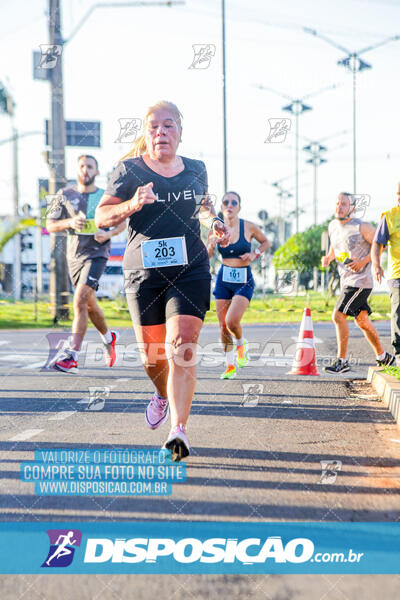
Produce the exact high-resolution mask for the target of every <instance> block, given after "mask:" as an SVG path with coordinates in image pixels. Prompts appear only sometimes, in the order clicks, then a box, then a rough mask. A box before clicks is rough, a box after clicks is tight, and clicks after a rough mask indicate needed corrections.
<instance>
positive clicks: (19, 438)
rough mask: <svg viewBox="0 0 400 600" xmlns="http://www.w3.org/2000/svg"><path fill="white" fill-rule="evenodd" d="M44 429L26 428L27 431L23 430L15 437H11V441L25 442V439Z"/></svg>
mask: <svg viewBox="0 0 400 600" xmlns="http://www.w3.org/2000/svg"><path fill="white" fill-rule="evenodd" d="M42 431H44V429H25V431H21V433H17V435H14V436H13V437H11V438H9V439H8V441H9V442H23V441H24V440H29V438H32V437H33V436H35V435H38V434H39V433H42Z"/></svg>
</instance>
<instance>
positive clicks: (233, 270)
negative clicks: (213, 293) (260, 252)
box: [222, 265, 247, 283]
mask: <svg viewBox="0 0 400 600" xmlns="http://www.w3.org/2000/svg"><path fill="white" fill-rule="evenodd" d="M222 281H225V282H226V283H247V269H246V267H227V266H226V265H224V266H223V270H222Z"/></svg>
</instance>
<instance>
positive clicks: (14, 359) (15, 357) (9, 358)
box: [0, 354, 37, 361]
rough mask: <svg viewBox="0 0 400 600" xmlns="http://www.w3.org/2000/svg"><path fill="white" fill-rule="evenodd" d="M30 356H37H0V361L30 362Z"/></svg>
mask: <svg viewBox="0 0 400 600" xmlns="http://www.w3.org/2000/svg"><path fill="white" fill-rule="evenodd" d="M32 356H37V354H4V355H0V360H7V361H21V360H32Z"/></svg>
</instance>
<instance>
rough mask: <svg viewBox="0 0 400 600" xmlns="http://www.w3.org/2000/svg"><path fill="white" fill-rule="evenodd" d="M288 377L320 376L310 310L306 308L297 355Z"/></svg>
mask: <svg viewBox="0 0 400 600" xmlns="http://www.w3.org/2000/svg"><path fill="white" fill-rule="evenodd" d="M288 375H320V373H318V369H317V365H316V356H315V347H314V332H313V324H312V318H311V310H310V309H309V308H305V309H304V312H303V318H302V321H301V327H300V333H299V337H298V340H297V347H296V354H295V356H294V359H293V364H292V370H291V371H289V373H288Z"/></svg>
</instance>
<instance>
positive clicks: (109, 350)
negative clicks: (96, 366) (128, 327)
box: [103, 331, 119, 367]
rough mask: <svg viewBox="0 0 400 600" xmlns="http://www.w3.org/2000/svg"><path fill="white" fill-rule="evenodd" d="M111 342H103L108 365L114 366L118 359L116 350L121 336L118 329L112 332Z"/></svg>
mask: <svg viewBox="0 0 400 600" xmlns="http://www.w3.org/2000/svg"><path fill="white" fill-rule="evenodd" d="M111 338H112V339H111V342H110V343H109V344H107V343H104V342H103V346H104V360H105V361H106V365H107V367H112V366H113V365H114V363H115V361H116V360H117V353H116V351H115V344H116V343H117V340H118V338H119V335H118V333H117V332H116V331H112V332H111Z"/></svg>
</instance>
